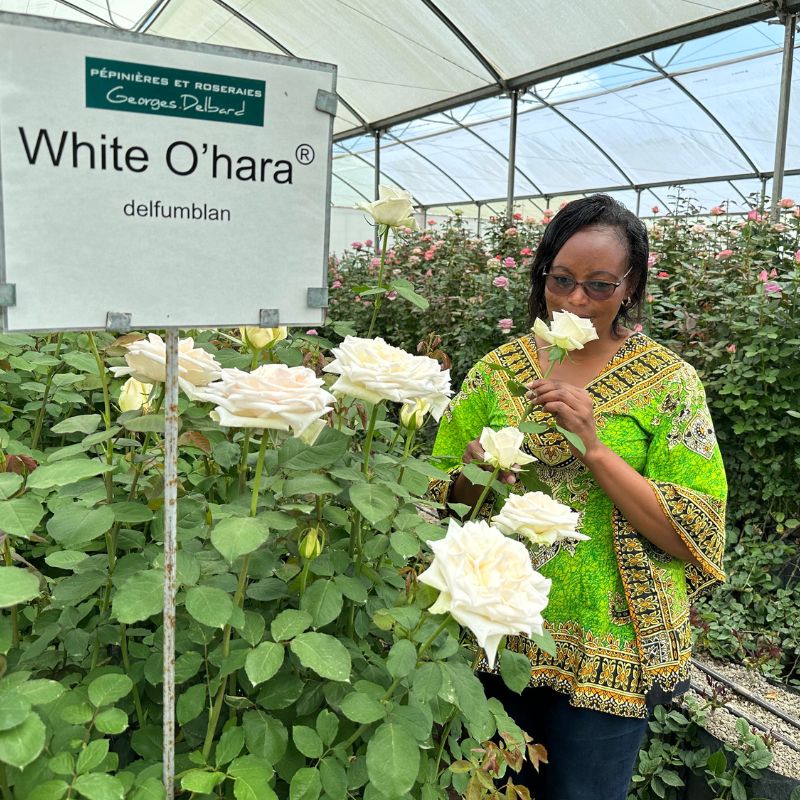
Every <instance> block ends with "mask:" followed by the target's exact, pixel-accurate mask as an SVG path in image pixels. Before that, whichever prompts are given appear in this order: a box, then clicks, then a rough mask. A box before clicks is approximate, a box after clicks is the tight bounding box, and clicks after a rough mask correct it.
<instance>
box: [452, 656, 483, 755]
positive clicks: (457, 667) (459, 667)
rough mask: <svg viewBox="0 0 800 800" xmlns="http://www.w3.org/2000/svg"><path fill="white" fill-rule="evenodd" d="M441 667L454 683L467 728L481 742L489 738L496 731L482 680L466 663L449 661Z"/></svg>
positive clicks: (457, 701)
mask: <svg viewBox="0 0 800 800" xmlns="http://www.w3.org/2000/svg"><path fill="white" fill-rule="evenodd" d="M441 668H442V669H443V670H445V671H446V673H447V676H448V677H449V678H450V681H451V682H452V684H453V689H454V690H455V693H456V703H457V705H458V707H459V708H460V709H461V711H462V712H463V714H464V718H465V721H466V724H467V730H468V731H469V732H470V734H471V735H472V737H473V738H474V739H477V740H478V741H479V742H482V741H483V740H484V739H488V738H489V737H490V736H491V735H492V734H493V733H494V731H495V725H494V717H492V714H491V712H490V711H489V705H488V703H487V701H486V695H485V694H484V691H483V686H482V685H481V682H480V681H479V680H478V678H477V677H476V675H475V673H474V672H473V671H472V670H471V669H470V668H469V667H468V666H467V665H466V664H458V663H449V662H448V663H443V664H441Z"/></svg>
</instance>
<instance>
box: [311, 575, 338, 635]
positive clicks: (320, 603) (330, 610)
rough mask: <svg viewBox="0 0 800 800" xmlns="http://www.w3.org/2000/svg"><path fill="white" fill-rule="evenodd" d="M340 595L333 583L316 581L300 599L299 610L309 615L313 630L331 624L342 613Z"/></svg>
mask: <svg viewBox="0 0 800 800" xmlns="http://www.w3.org/2000/svg"><path fill="white" fill-rule="evenodd" d="M343 605H344V600H343V598H342V593H341V592H340V591H339V588H338V587H337V586H336V584H335V583H334V582H333V581H330V580H324V579H322V580H317V581H314V583H312V584H311V586H310V587H309V588H308V589H307V590H306V591H305V593H304V594H303V596H302V597H301V598H300V608H301V610H302V611H306V612H308V613H309V614H311V618H312V619H313V625H314V627H315V628H322V627H323V626H324V625H327V624H328V623H329V622H333V620H335V619H336V618H337V617H338V616H339V614H340V613H341V611H342V606H343Z"/></svg>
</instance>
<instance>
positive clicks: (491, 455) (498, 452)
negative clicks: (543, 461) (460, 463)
mask: <svg viewBox="0 0 800 800" xmlns="http://www.w3.org/2000/svg"><path fill="white" fill-rule="evenodd" d="M524 439H525V434H523V433H522V431H520V430H519V429H517V428H502V429H501V430H499V431H494V430H492V429H491V428H484V429H483V431H482V433H481V437H480V443H481V447H482V448H483V449H484V456H483V461H484V463H486V464H490V465H491V466H492V467H494V468H495V469H502V470H513V471H514V472H519V469H520V467H522V466H524V465H525V464H531V463H533V462H534V461H536V458H535V457H534V456H532V455H529V454H528V453H526V452H524V451H523V450H522V442H523V440H524Z"/></svg>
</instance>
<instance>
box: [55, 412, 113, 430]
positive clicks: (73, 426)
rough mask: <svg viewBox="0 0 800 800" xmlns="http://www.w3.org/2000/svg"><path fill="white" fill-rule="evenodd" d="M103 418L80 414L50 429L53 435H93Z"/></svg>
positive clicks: (97, 415)
mask: <svg viewBox="0 0 800 800" xmlns="http://www.w3.org/2000/svg"><path fill="white" fill-rule="evenodd" d="M101 419H102V417H101V416H100V415H99V414H80V415H78V416H75V417H68V418H67V419H64V420H61V422H58V423H56V424H55V425H53V427H52V428H50V432H51V433H57V434H59V435H60V434H62V433H85V434H88V433H93V432H94V431H96V430H97V426H98V425H99V424H100V420H101Z"/></svg>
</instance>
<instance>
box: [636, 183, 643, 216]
mask: <svg viewBox="0 0 800 800" xmlns="http://www.w3.org/2000/svg"><path fill="white" fill-rule="evenodd" d="M641 210H642V190H641V189H637V190H636V216H637V217H638V216H639V212H640V211H641Z"/></svg>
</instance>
